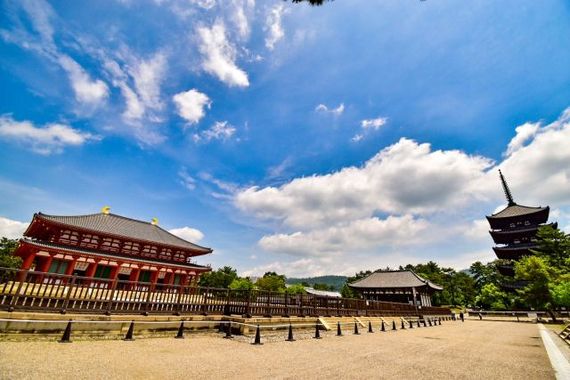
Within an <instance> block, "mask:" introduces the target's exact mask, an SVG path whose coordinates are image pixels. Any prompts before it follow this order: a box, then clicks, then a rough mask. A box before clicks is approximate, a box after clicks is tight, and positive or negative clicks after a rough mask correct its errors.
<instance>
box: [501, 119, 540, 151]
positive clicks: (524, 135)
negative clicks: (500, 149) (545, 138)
mask: <svg viewBox="0 0 570 380" xmlns="http://www.w3.org/2000/svg"><path fill="white" fill-rule="evenodd" d="M539 128H540V123H524V124H523V125H519V126H518V127H516V128H515V133H516V134H515V137H513V138H512V140H511V141H510V142H509V145H508V146H507V151H506V152H505V155H506V156H510V155H511V154H513V153H514V152H516V151H517V150H519V149H520V148H522V147H523V146H524V144H525V143H527V142H528V141H530V140H531V139H532V138H533V137H534V136H536V134H537V133H538V131H539Z"/></svg>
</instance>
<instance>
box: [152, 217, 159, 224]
mask: <svg viewBox="0 0 570 380" xmlns="http://www.w3.org/2000/svg"><path fill="white" fill-rule="evenodd" d="M151 224H152V225H153V226H158V218H152V222H151Z"/></svg>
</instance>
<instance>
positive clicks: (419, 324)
mask: <svg viewBox="0 0 570 380" xmlns="http://www.w3.org/2000/svg"><path fill="white" fill-rule="evenodd" d="M420 327H422V325H421V323H420V320H419V319H418V329H419V328H420Z"/></svg>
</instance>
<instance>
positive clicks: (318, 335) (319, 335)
mask: <svg viewBox="0 0 570 380" xmlns="http://www.w3.org/2000/svg"><path fill="white" fill-rule="evenodd" d="M313 339H321V333H320V332H319V322H317V323H315V336H314V337H313Z"/></svg>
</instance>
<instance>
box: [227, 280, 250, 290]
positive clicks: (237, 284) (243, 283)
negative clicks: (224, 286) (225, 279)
mask: <svg viewBox="0 0 570 380" xmlns="http://www.w3.org/2000/svg"><path fill="white" fill-rule="evenodd" d="M253 286H254V285H253V282H251V280H250V279H249V278H247V277H245V278H239V277H238V278H236V279H234V280H233V281H232V283H231V284H230V286H229V288H230V289H232V290H252V289H253Z"/></svg>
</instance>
